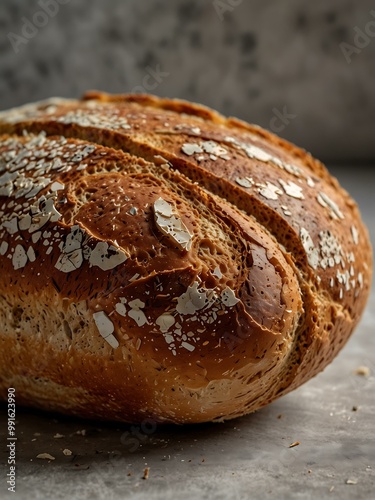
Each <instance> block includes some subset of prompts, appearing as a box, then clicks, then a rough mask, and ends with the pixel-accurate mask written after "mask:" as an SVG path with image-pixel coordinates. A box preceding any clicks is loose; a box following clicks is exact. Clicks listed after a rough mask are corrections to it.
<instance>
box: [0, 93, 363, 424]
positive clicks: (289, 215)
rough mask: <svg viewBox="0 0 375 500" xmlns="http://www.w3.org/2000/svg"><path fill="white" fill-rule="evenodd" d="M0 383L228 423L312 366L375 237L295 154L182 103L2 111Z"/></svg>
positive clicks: (43, 395) (35, 400) (352, 303)
mask: <svg viewBox="0 0 375 500" xmlns="http://www.w3.org/2000/svg"><path fill="white" fill-rule="evenodd" d="M0 265H1V281H0V395H1V398H3V399H5V397H6V392H7V389H8V388H9V387H14V388H15V389H16V398H17V403H18V404H24V405H32V406H35V407H39V408H43V409H46V410H57V411H60V412H64V413H67V414H73V415H77V416H80V417H85V418H95V419H110V420H119V421H124V422H142V420H143V419H146V418H152V419H154V421H155V422H175V423H185V422H186V423H189V422H204V421H220V420H224V419H230V418H234V417H237V416H240V415H243V414H246V413H248V412H252V411H254V410H256V409H257V408H260V407H262V406H264V405H266V404H267V403H269V402H271V401H272V400H274V399H275V398H277V397H279V396H281V395H283V394H285V393H287V392H289V391H291V390H292V389H294V388H296V387H297V386H299V385H300V384H302V383H303V382H305V381H307V380H308V379H310V378H311V377H313V376H314V375H316V374H317V373H318V372H320V371H321V370H322V369H323V368H324V367H325V366H326V365H327V364H328V363H329V362H330V361H331V360H332V359H333V358H334V356H335V355H336V354H337V353H338V351H339V350H340V349H341V347H342V346H343V345H344V344H345V342H346V341H347V339H348V337H349V335H350V334H351V332H352V330H353V328H354V327H355V325H356V324H357V322H358V320H359V318H360V315H361V313H362V311H363V309H364V306H365V303H366V299H367V297H368V294H369V288H370V284H371V274H372V250H371V246H370V241H369V236H368V233H367V230H366V228H365V227H364V225H363V223H362V221H361V218H360V214H359V212H358V208H357V205H356V204H355V202H354V201H353V200H352V199H351V198H350V196H349V195H348V194H347V193H346V192H345V191H344V190H343V189H342V188H341V187H340V186H339V184H338V182H337V180H336V179H334V178H333V177H331V176H330V174H329V173H328V172H327V170H326V169H325V167H324V166H323V165H322V164H321V163H320V162H319V161H317V160H315V159H314V158H312V157H311V156H310V155H309V154H308V153H306V152H305V151H303V150H301V149H299V148H297V147H295V146H293V145H292V144H290V143H288V142H286V141H284V140H282V139H280V138H279V137H277V136H275V135H273V134H271V133H270V132H267V131H266V130H263V129H261V128H260V127H257V126H255V125H249V124H247V123H244V122H242V121H240V120H237V119H235V118H229V119H226V118H224V117H223V116H221V115H219V114H218V113H216V112H214V111H211V110H210V109H208V108H206V107H203V106H199V105H196V104H190V103H188V102H185V101H181V100H169V99H161V98H158V97H154V96H148V95H120V96H116V95H113V96H112V95H107V94H103V93H98V92H91V93H88V94H87V95H86V96H85V97H84V99H82V100H81V101H76V100H63V99H51V100H48V101H43V102H40V103H36V104H31V105H27V106H23V107H20V108H17V109H12V110H10V111H5V112H2V113H0Z"/></svg>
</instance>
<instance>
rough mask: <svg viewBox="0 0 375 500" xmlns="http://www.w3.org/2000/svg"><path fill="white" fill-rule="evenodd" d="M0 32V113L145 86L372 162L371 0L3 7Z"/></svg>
mask: <svg viewBox="0 0 375 500" xmlns="http://www.w3.org/2000/svg"><path fill="white" fill-rule="evenodd" d="M42 4H44V5H45V9H47V10H48V9H49V13H48V14H47V13H45V11H43V8H42ZM371 10H372V11H373V14H371ZM43 12H44V14H43ZM41 13H42V14H41ZM52 13H53V15H52ZM28 22H30V24H29V23H28ZM38 24H39V27H38V26H37V25H38ZM42 25H43V26H42ZM33 26H34V27H33ZM359 30H362V32H363V33H364V34H363V35H359V33H360V31H359ZM366 31H367V34H366ZM0 33H1V37H0V57H1V59H0V61H1V62H0V109H6V108H9V107H11V106H16V105H19V104H22V103H24V102H28V101H33V100H38V99H42V98H45V97H48V96H52V95H60V96H73V97H74V96H77V97H78V96H80V95H81V93H82V92H84V91H85V90H86V89H92V88H96V89H102V90H107V91H111V92H128V91H131V90H134V89H135V90H136V91H139V90H141V88H140V87H143V88H144V89H145V90H146V91H150V92H152V93H155V94H159V95H163V96H171V97H181V98H186V99H190V100H194V101H197V102H201V103H204V104H207V105H209V106H212V107H214V108H216V109H218V110H220V111H222V112H223V113H225V114H230V115H235V116H238V117H241V118H243V119H245V120H248V121H251V122H255V123H258V124H261V125H263V126H265V127H267V128H274V129H275V130H277V132H278V133H279V134H280V135H282V136H284V137H286V138H287V139H289V140H292V141H294V142H296V143H298V144H299V145H302V146H304V147H305V148H307V149H308V150H310V151H311V152H312V153H313V154H315V155H317V156H319V157H320V158H322V159H324V160H326V161H341V162H342V161H347V162H349V161H369V160H371V159H374V158H375V126H374V118H375V4H374V2H373V1H371V0H360V1H358V0H330V1H329V2H327V1H325V0H315V1H314V2H311V1H310V0H283V1H277V0H269V1H266V0H242V1H241V0H173V1H170V0H142V1H140V0H127V1H124V0H107V1H103V0H81V1H79V0H35V1H34V0H29V1H27V0H1V2H0ZM343 43H344V44H345V43H346V44H349V45H344V46H343V45H342V44H343ZM350 46H351V47H352V48H350ZM344 52H345V54H344ZM280 116H283V118H282V119H281V118H280ZM283 122H284V123H283Z"/></svg>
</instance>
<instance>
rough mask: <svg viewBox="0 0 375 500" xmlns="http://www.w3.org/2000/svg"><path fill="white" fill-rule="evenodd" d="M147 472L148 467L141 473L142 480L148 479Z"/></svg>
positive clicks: (148, 470)
mask: <svg viewBox="0 0 375 500" xmlns="http://www.w3.org/2000/svg"><path fill="white" fill-rule="evenodd" d="M149 472H150V467H146V468H145V470H144V471H143V477H142V479H148V474H149Z"/></svg>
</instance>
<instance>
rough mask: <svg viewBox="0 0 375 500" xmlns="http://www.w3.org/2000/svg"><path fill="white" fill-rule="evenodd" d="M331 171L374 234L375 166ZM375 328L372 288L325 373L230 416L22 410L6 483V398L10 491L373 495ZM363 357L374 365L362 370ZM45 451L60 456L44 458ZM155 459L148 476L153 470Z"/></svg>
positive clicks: (0, 490) (41, 494) (120, 495)
mask: <svg viewBox="0 0 375 500" xmlns="http://www.w3.org/2000/svg"><path fill="white" fill-rule="evenodd" d="M332 171H333V173H335V174H336V175H337V176H338V177H339V179H340V180H341V182H342V184H343V185H344V186H346V187H347V188H348V189H349V190H350V192H351V193H352V195H353V196H354V197H355V198H356V199H357V201H358V202H359V204H360V207H361V209H362V212H363V216H364V219H365V221H366V222H367V224H368V225H369V227H370V230H371V234H372V240H373V241H375V220H374V214H375V197H374V186H375V172H374V170H373V169H366V168H358V167H355V168H354V167H353V168H350V169H345V170H342V169H334V168H332ZM374 325H375V293H374V291H373V293H372V295H371V299H370V302H369V304H368V307H367V310H366V313H365V315H364V317H363V320H362V322H361V324H360V326H359V328H358V329H357V331H356V333H355V334H354V335H353V337H352V338H351V340H350V341H349V343H348V344H347V345H346V346H345V348H344V349H343V351H342V352H341V353H340V354H339V356H338V357H337V358H336V359H335V360H334V362H333V363H332V364H331V365H330V366H329V367H328V368H327V369H326V370H325V371H324V372H323V373H322V374H320V375H318V376H317V377H316V378H315V379H313V380H311V381H310V382H308V383H307V384H305V385H304V386H302V387H301V388H299V389H298V390H296V391H294V392H293V393H291V394H289V395H287V396H285V397H283V398H281V399H279V400H278V401H276V402H275V403H273V404H271V405H269V406H268V407H266V408H264V409H262V410H260V411H258V412H256V413H255V414H252V415H249V416H247V417H244V418H241V419H238V420H235V421H230V422H227V423H224V424H205V425H197V426H186V427H172V426H170V427H162V426H159V427H157V428H156V429H155V428H154V426H153V425H152V424H150V423H149V422H145V423H144V424H143V426H142V427H136V426H135V427H132V426H125V425H118V424H102V423H93V422H87V421H77V420H75V419H68V418H64V417H61V416H56V415H50V414H43V413H39V412H36V411H31V410H26V409H21V408H17V421H16V435H17V438H18V440H17V444H16V462H17V469H16V493H15V494H13V493H9V494H8V493H7V487H6V484H5V480H6V479H5V477H6V473H7V472H8V470H9V469H8V466H7V465H6V460H7V457H8V451H7V450H6V443H7V441H6V433H7V430H6V410H5V407H4V406H2V407H1V409H0V415H1V426H0V427H1V428H0V443H1V451H0V453H1V455H0V456H1V470H0V498H1V499H3V498H4V499H5V498H16V499H25V500H33V499H38V500H39V499H56V500H57V499H76V498H77V499H90V500H94V499H105V500H112V499H135V500H137V499H142V500H143V499H145V500H156V499H158V500H159V499H160V500H161V499H163V500H168V499H171V500H172V499H177V500H183V499H184V500H185V499H186V500H190V499H195V500H200V499H213V500H220V499H223V500H224V499H228V500H239V499H262V500H263V499H268V498H270V499H273V498H276V499H287V500H289V499H302V500H304V499H316V498H320V499H325V498H329V499H340V500H341V499H344V500H346V499H348V500H349V499H350V500H351V499H366V500H367V499H373V498H374V491H375V440H374V436H375V418H374V415H375V335H374ZM360 366H365V367H367V368H368V369H369V374H368V375H362V376H361V375H358V374H356V373H355V371H356V370H357V369H358V367H360ZM59 435H60V436H61V435H62V437H59ZM297 441H298V442H299V443H300V444H299V445H297V446H295V447H292V448H290V447H289V446H290V444H292V443H295V442H297ZM64 449H68V450H71V452H72V454H71V455H65V454H64V453H63V450H64ZM40 453H49V454H50V455H52V456H53V457H55V460H45V459H40V458H36V457H37V455H38V454H40ZM65 453H68V452H65ZM146 468H149V477H148V479H143V476H144V470H145V469H146Z"/></svg>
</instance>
